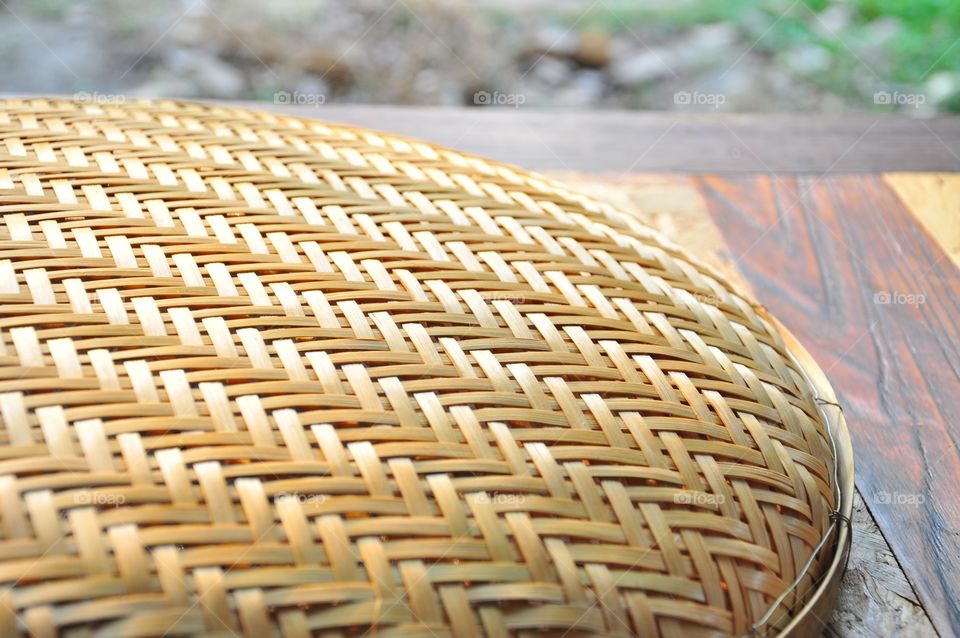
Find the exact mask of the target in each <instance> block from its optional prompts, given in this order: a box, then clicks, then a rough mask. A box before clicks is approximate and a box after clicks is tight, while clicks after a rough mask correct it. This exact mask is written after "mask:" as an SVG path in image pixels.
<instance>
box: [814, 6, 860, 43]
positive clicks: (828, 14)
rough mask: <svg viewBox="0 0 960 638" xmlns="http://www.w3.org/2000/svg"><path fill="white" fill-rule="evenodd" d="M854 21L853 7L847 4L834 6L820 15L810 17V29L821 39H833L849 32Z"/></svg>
mask: <svg viewBox="0 0 960 638" xmlns="http://www.w3.org/2000/svg"><path fill="white" fill-rule="evenodd" d="M852 19H853V7H851V6H849V5H846V4H832V5H830V6H828V7H827V8H826V9H824V10H823V11H821V12H820V13H817V14H814V15H813V16H811V17H810V20H809V23H810V27H811V28H812V29H813V31H814V33H816V34H817V35H819V36H820V37H821V38H828V39H833V38H837V37H838V36H839V35H840V34H842V33H843V32H844V31H846V30H847V28H849V26H850V22H851V20H852Z"/></svg>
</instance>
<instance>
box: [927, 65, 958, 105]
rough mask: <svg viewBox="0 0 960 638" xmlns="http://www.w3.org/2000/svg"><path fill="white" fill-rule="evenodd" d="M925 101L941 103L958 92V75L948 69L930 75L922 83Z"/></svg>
mask: <svg viewBox="0 0 960 638" xmlns="http://www.w3.org/2000/svg"><path fill="white" fill-rule="evenodd" d="M923 92H924V94H925V95H926V98H927V101H928V102H930V103H933V104H941V103H943V102H946V101H947V100H949V99H950V98H952V97H953V96H954V95H955V94H956V93H957V92H960V76H958V75H957V74H956V73H952V72H950V71H939V72H937V73H934V74H932V75H931V76H930V79H928V80H927V82H926V83H925V84H924V85H923Z"/></svg>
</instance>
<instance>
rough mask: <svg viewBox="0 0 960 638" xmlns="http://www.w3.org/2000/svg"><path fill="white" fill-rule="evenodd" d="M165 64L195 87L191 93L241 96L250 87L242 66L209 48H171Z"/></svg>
mask: <svg viewBox="0 0 960 638" xmlns="http://www.w3.org/2000/svg"><path fill="white" fill-rule="evenodd" d="M163 66H164V67H165V69H166V73H170V74H172V75H174V76H175V77H177V78H178V79H179V80H180V81H183V82H186V86H189V87H191V89H192V90H191V91H190V95H191V96H198V97H220V98H239V97H241V96H242V95H243V93H244V89H245V88H246V82H245V81H244V79H243V74H242V73H241V72H240V70H239V69H237V68H235V67H234V66H233V65H231V64H228V63H227V62H224V61H223V60H221V59H219V58H217V57H214V56H213V55H211V54H209V53H207V52H206V51H200V50H197V49H186V48H179V47H178V48H174V49H170V50H168V51H167V52H166V54H165V55H164V57H163ZM164 81H169V80H164Z"/></svg>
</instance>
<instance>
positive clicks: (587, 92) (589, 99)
mask: <svg viewBox="0 0 960 638" xmlns="http://www.w3.org/2000/svg"><path fill="white" fill-rule="evenodd" d="M605 90H606V80H605V79H604V76H603V72H601V71H597V70H594V69H585V70H583V71H578V72H577V74H576V75H575V76H574V78H573V81H572V82H571V83H570V84H568V85H567V86H565V87H564V88H563V89H561V90H560V91H559V92H558V93H557V94H556V96H555V98H556V100H555V103H556V104H557V105H559V106H567V107H578V108H583V107H588V106H591V105H594V104H599V103H600V101H601V100H602V99H603V94H604V92H605Z"/></svg>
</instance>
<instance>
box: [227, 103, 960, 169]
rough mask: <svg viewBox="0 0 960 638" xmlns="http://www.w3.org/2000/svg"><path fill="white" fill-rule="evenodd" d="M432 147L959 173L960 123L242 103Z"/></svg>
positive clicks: (597, 159) (558, 157)
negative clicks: (376, 131)
mask: <svg viewBox="0 0 960 638" xmlns="http://www.w3.org/2000/svg"><path fill="white" fill-rule="evenodd" d="M234 104H237V105H240V106H245V107H249V108H258V109H264V110H273V111H278V112H284V113H291V114H295V115H299V116H301V117H308V118H314V119H322V120H328V121H331V122H341V123H344V124H353V125H356V126H364V127H370V128H374V129H379V130H386V131H390V132H392V133H398V134H402V135H408V136H412V137H417V138H421V139H425V140H428V141H431V142H435V143H438V144H443V145H445V146H450V147H454V148H457V149H460V150H464V151H468V152H472V153H478V154H480V155H484V156H487V157H490V158H493V159H497V160H500V161H504V162H508V163H511V164H516V165H519V166H523V167H524V168H528V169H533V170H566V171H592V172H605V171H636V172H662V171H689V172H714V173H724V174H728V173H743V172H747V173H765V172H771V171H772V172H777V173H789V172H797V173H822V172H883V171H898V170H911V171H952V170H960V159H958V155H960V119H957V118H950V117H939V118H932V119H927V120H920V119H916V118H907V117H897V116H886V115H843V116H820V115H818V116H803V115H759V114H756V115H747V114H715V115H704V114H687V113H661V112H650V111H642V112H638V111H612V110H610V111H606V110H604V111H596V110H594V111H584V110H545V109H532V108H523V107H521V108H497V107H475V108H466V107H450V108H439V107H398V106H373V105H358V104H329V105H323V106H319V107H310V106H295V105H274V104H272V103H264V102H243V103H234Z"/></svg>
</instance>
